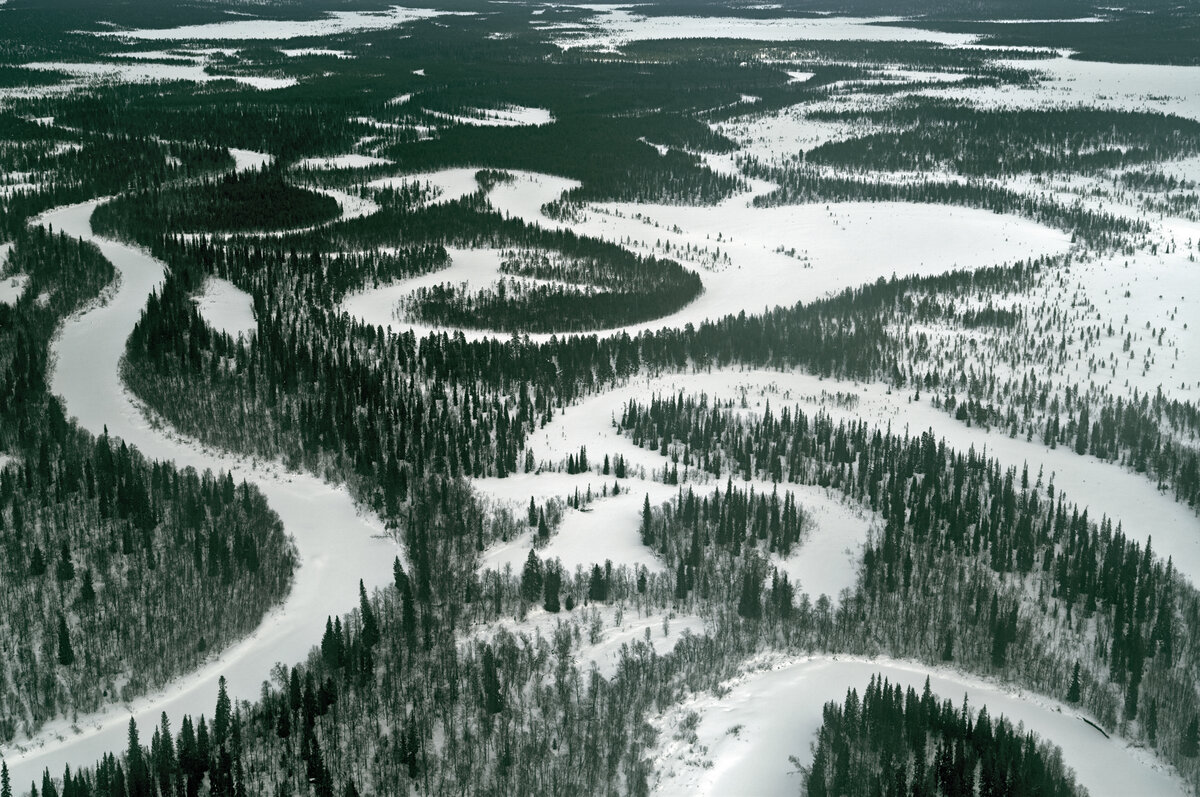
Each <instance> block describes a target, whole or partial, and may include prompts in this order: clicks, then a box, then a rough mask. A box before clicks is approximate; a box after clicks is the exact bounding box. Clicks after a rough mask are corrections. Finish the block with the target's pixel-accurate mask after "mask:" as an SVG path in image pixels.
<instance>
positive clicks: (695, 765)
mask: <svg viewBox="0 0 1200 797" xmlns="http://www.w3.org/2000/svg"><path fill="white" fill-rule="evenodd" d="M755 665H756V666H757V668H758V669H757V670H753V669H750V668H748V670H749V671H748V672H745V673H744V674H742V675H741V676H739V677H737V678H734V679H733V680H732V681H731V682H730V683H729V684H727V686H729V687H731V689H730V691H729V693H728V694H726V695H725V697H723V698H717V697H715V696H713V695H711V694H707V693H705V694H700V695H695V696H692V697H691V698H689V699H688V700H686V701H684V702H683V703H682V704H681V705H678V706H675V707H673V708H672V709H671V710H670V711H668V712H667V713H666V714H665V715H664V716H663V717H662V718H660V719H659V720H657V722H656V724H657V725H658V726H659V730H660V732H661V735H660V739H661V740H662V741H661V743H660V748H659V754H658V756H657V757H656V759H655V761H654V763H655V765H656V768H657V771H658V777H659V780H658V782H657V783H656V784H655V785H654V788H653V791H654V793H655V794H658V795H662V797H674V795H680V796H681V797H682V796H683V795H687V797H702V796H704V795H713V796H714V797H716V796H718V795H729V794H754V795H757V796H758V797H771V796H772V795H779V796H780V797H783V795H789V796H790V795H794V794H798V793H800V775H799V773H798V772H797V771H796V767H795V766H794V765H793V764H792V763H791V762H790V761H789V756H796V758H797V760H798V761H799V764H800V765H801V766H805V765H808V764H811V763H812V752H811V750H810V748H809V745H810V744H811V743H812V742H814V741H815V740H816V733H817V729H818V728H820V726H821V710H822V708H823V706H824V705H825V703H826V702H828V701H830V700H836V701H839V702H840V701H841V700H843V699H844V698H845V695H846V690H847V689H851V688H853V689H856V690H857V691H858V693H859V695H862V693H863V691H864V690H865V689H866V687H867V684H868V683H869V682H870V680H871V676H872V675H882V676H883V677H885V678H887V679H888V681H889V682H890V683H892V684H899V685H901V686H902V687H904V688H908V687H910V686H911V687H912V688H913V689H914V690H916V692H917V693H918V694H920V693H921V691H922V689H923V688H924V684H925V678H926V677H927V676H928V678H929V683H930V689H931V691H932V692H933V693H934V694H935V695H936V696H937V697H938V698H939V700H950V701H952V702H953V703H954V705H955V706H957V707H961V706H962V702H963V699H964V696H965V697H966V700H967V703H968V705H969V706H971V707H972V710H976V711H977V710H978V709H979V708H981V707H983V706H986V707H987V710H988V716H989V717H991V718H992V719H993V720H995V719H996V718H998V717H1000V716H1003V717H1005V718H1007V719H1008V720H1009V722H1011V723H1013V724H1014V725H1015V724H1016V723H1023V724H1024V727H1025V730H1027V731H1033V732H1034V733H1037V734H1038V735H1039V736H1040V737H1041V738H1042V739H1043V740H1044V741H1049V742H1052V743H1053V744H1056V745H1058V746H1060V747H1061V748H1062V751H1063V761H1064V762H1065V763H1066V764H1067V766H1069V767H1072V768H1073V769H1074V770H1075V775H1076V780H1077V782H1078V783H1079V784H1080V785H1082V786H1084V787H1085V788H1086V789H1087V790H1088V792H1089V793H1090V794H1091V795H1092V797H1107V796H1108V795H1112V797H1127V796H1128V795H1134V794H1137V795H1151V794H1153V795H1160V797H1166V796H1167V795H1183V794H1187V793H1189V791H1188V789H1187V788H1186V787H1185V786H1184V784H1183V783H1182V782H1181V781H1180V780H1179V779H1178V777H1177V776H1176V775H1174V774H1173V773H1172V772H1169V771H1168V770H1166V768H1165V767H1164V766H1163V765H1162V764H1161V762H1159V761H1157V760H1156V759H1155V758H1154V756H1153V755H1152V754H1149V753H1147V752H1146V751H1144V750H1141V749H1137V748H1133V747H1131V746H1129V745H1128V744H1127V743H1126V742H1124V741H1123V740H1121V739H1119V738H1112V739H1106V738H1105V737H1104V736H1103V735H1102V734H1101V733H1100V732H1099V731H1097V730H1096V729H1094V728H1092V727H1090V726H1088V725H1087V724H1086V723H1085V722H1084V721H1083V719H1081V716H1080V714H1079V713H1078V711H1077V709H1075V708H1073V707H1071V706H1066V705H1063V704H1061V703H1058V702H1057V701H1053V700H1050V699H1048V698H1044V697H1041V696H1038V695H1033V694H1029V693H1025V692H1021V691H1014V690H1013V689H1012V688H1011V687H1006V686H1003V685H1000V684H997V683H994V682H991V681H985V680H983V679H980V678H977V677H974V676H970V675H965V674H963V673H960V672H957V671H955V670H950V669H945V668H929V667H926V666H924V665H921V664H916V663H913V662H908V661H897V660H894V659H889V658H878V659H874V660H871V659H861V658H854V657H845V656H816V657H811V658H787V657H781V656H767V657H763V658H761V659H759V660H758V661H757V662H756V663H755ZM693 711H694V712H696V713H698V714H699V716H700V721H699V724H698V725H697V727H696V729H695V732H696V737H697V738H696V742H695V743H694V744H693V743H690V742H689V741H688V740H687V739H685V738H681V737H682V736H684V735H685V734H683V733H679V726H680V722H681V720H682V719H683V718H684V717H685V716H687V714H688V713H689V712H693Z"/></svg>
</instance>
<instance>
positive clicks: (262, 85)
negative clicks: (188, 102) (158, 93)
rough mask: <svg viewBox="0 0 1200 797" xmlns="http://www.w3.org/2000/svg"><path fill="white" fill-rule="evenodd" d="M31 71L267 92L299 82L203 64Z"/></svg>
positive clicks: (47, 65)
mask: <svg viewBox="0 0 1200 797" xmlns="http://www.w3.org/2000/svg"><path fill="white" fill-rule="evenodd" d="M22 66H24V67H25V68H27V69H41V70H49V71H54V72H65V73H66V74H68V75H74V76H76V77H78V78H83V79H87V80H101V81H104V80H107V81H116V82H122V83H151V82H155V81H172V80H190V81H192V82H194V83H209V82H211V81H214V80H233V81H236V82H238V83H244V84H246V85H247V86H252V87H254V88H256V89H262V90H264V91H267V90H270V89H281V88H287V87H288V86H294V85H296V83H298V82H299V81H297V80H296V78H292V77H270V76H266V75H214V74H212V73H210V72H208V71H206V70H205V68H204V65H203V64H202V63H193V64H156V63H149V62H141V61H106V62H97V63H75V62H65V61H55V62H35V63H29V64H22Z"/></svg>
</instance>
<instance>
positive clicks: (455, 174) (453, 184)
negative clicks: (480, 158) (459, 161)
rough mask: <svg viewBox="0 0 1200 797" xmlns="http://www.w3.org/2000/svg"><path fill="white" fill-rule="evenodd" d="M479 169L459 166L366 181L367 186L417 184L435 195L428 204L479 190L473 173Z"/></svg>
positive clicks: (434, 203)
mask: <svg viewBox="0 0 1200 797" xmlns="http://www.w3.org/2000/svg"><path fill="white" fill-rule="evenodd" d="M478 173H479V169H472V168H459V169H443V170H441V171H437V172H422V173H420V174H404V175H400V176H399V177H383V178H380V179H378V180H372V181H371V182H369V183H367V188H398V187H400V186H403V185H414V184H415V185H419V186H422V187H425V188H429V189H431V190H432V191H433V193H434V194H435V196H434V197H433V199H431V200H430V202H429V204H431V205H436V204H439V203H443V202H453V201H454V200H456V199H461V198H462V197H464V196H469V195H470V194H473V193H475V192H476V191H478V190H479V182H478V181H476V179H475V175H476V174H478Z"/></svg>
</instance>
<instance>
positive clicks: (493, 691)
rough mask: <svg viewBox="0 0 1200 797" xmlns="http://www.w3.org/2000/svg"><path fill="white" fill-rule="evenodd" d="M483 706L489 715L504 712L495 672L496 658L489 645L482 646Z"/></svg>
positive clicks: (498, 678)
mask: <svg viewBox="0 0 1200 797" xmlns="http://www.w3.org/2000/svg"><path fill="white" fill-rule="evenodd" d="M483 705H484V708H485V709H486V710H487V713H489V714H499V713H500V712H501V711H503V710H504V696H503V695H502V694H500V676H499V674H498V673H497V672H496V656H495V654H494V653H492V646H491V645H484V646H483Z"/></svg>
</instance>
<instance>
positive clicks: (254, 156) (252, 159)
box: [229, 147, 271, 172]
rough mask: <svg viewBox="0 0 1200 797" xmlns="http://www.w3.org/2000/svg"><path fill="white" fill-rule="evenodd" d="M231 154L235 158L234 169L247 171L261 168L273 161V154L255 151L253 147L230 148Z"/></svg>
mask: <svg viewBox="0 0 1200 797" xmlns="http://www.w3.org/2000/svg"><path fill="white" fill-rule="evenodd" d="M229 155H230V157H232V158H233V164H234V167H233V168H234V171H237V172H245V171H249V170H251V169H261V168H262V167H264V166H266V165H267V164H268V163H270V162H271V156H270V155H269V154H267V153H266V152H255V151H254V150H252V149H238V148H237V147H230V148H229Z"/></svg>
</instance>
